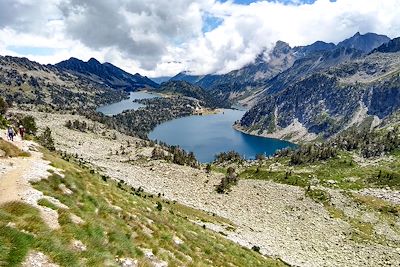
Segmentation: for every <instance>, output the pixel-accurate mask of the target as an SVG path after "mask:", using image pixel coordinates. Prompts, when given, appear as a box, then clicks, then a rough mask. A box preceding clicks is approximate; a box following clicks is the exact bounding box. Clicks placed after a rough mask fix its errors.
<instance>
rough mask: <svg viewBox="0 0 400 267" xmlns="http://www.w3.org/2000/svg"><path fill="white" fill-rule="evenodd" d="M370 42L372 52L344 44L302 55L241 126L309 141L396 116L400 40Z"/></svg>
mask: <svg viewBox="0 0 400 267" xmlns="http://www.w3.org/2000/svg"><path fill="white" fill-rule="evenodd" d="M356 36H357V35H356ZM357 38H359V37H357ZM363 46H364V47H365V43H363ZM371 47H372V49H373V52H371V53H369V54H366V53H362V52H360V51H361V50H358V49H357V50H356V49H355V48H353V47H350V48H343V47H340V48H336V49H335V50H332V51H331V52H323V53H322V54H312V55H310V56H308V57H304V58H302V59H299V60H297V61H296V62H295V63H294V65H293V66H292V67H291V68H290V69H288V70H286V71H285V72H282V73H280V74H278V75H277V76H275V77H274V78H273V79H271V80H270V81H267V82H266V87H265V89H264V91H263V92H262V93H261V94H259V95H260V97H259V98H258V101H257V103H256V104H255V105H254V106H253V107H252V108H251V109H250V110H249V111H248V112H247V113H246V114H245V115H244V117H243V118H242V120H241V121H240V122H239V123H238V124H237V125H236V128H238V129H240V130H243V131H245V132H248V133H251V134H256V135H263V136H269V137H276V138H283V139H288V140H292V141H304V140H315V139H317V138H320V137H322V138H329V137H331V136H334V135H336V134H338V133H340V132H342V131H344V130H347V129H354V128H357V129H360V128H363V129H371V128H373V127H375V126H377V125H379V124H380V123H381V122H382V121H383V120H386V119H388V118H390V117H391V116H395V114H397V113H398V112H399V110H400V76H399V75H400V53H399V52H400V45H399V42H398V39H394V40H391V41H389V42H387V43H385V44H382V45H381V46H379V47H378V48H373V46H371Z"/></svg>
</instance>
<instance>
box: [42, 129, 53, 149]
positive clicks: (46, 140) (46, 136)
mask: <svg viewBox="0 0 400 267" xmlns="http://www.w3.org/2000/svg"><path fill="white" fill-rule="evenodd" d="M38 141H39V144H41V145H42V146H44V147H45V148H47V149H48V150H50V151H54V150H56V148H55V146H54V139H53V137H52V136H51V130H50V128H49V127H46V129H45V130H44V131H43V133H42V134H41V135H39V137H38Z"/></svg>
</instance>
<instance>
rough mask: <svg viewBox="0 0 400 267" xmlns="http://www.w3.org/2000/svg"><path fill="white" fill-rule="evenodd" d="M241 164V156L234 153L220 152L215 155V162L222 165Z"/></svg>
mask: <svg viewBox="0 0 400 267" xmlns="http://www.w3.org/2000/svg"><path fill="white" fill-rule="evenodd" d="M228 161H230V162H241V161H243V158H242V156H240V154H239V153H238V152H236V151H229V152H221V153H219V154H217V155H215V162H217V163H223V162H228Z"/></svg>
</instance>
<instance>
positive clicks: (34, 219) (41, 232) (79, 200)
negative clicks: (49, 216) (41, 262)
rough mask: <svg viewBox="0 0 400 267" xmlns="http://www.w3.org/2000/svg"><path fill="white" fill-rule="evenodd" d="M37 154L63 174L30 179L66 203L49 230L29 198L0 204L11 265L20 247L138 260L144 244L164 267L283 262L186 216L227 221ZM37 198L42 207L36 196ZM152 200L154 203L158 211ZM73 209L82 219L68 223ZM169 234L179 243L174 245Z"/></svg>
mask: <svg viewBox="0 0 400 267" xmlns="http://www.w3.org/2000/svg"><path fill="white" fill-rule="evenodd" d="M45 154H46V155H45V159H46V160H49V161H51V162H52V165H53V166H55V167H57V168H60V169H63V170H64V174H65V177H64V178H61V177H60V176H58V175H57V174H53V175H52V176H51V177H49V179H46V180H42V181H40V182H37V183H34V184H33V186H34V187H35V188H36V189H37V190H40V191H42V192H43V193H44V194H45V195H47V196H50V197H54V198H56V199H58V200H60V201H61V202H62V203H63V204H65V205H67V206H68V207H69V209H68V210H66V209H57V212H58V215H59V220H58V221H59V223H60V229H58V230H50V229H49V228H48V227H47V225H46V224H45V223H44V222H43V220H42V219H41V217H40V213H39V211H38V210H37V209H35V208H33V207H31V206H29V205H26V204H22V203H11V204H7V205H3V206H2V207H0V265H5V266H16V265H19V264H20V263H21V262H22V261H23V260H24V258H25V257H26V255H27V253H28V251H30V250H35V251H41V252H43V253H44V254H45V255H47V256H48V257H50V259H51V261H53V262H54V263H57V264H59V265H60V266H82V265H86V266H104V265H106V264H112V265H113V264H114V265H116V264H117V263H116V260H115V259H116V257H119V258H132V259H137V260H138V261H139V266H150V265H151V262H150V260H149V259H147V258H146V257H145V255H144V249H151V250H152V251H153V253H154V254H155V256H156V257H157V258H158V259H160V260H164V261H167V262H168V264H169V266H194V265H196V266H226V265H235V266H285V264H283V263H282V262H281V261H279V260H274V259H269V258H266V257H263V256H262V255H259V254H258V253H256V252H254V251H252V250H251V249H246V248H243V247H240V246H239V245H237V244H235V243H233V242H230V241H228V240H225V239H224V238H221V236H220V235H218V234H217V233H214V232H211V231H209V230H207V229H203V228H202V227H201V226H198V225H197V224H194V223H192V221H193V220H195V221H209V222H212V223H227V222H225V221H223V219H221V218H218V217H217V216H213V215H210V214H207V213H204V212H202V211H198V210H194V209H191V208H188V207H185V206H182V205H179V204H176V203H174V202H170V201H167V200H164V199H161V198H159V197H156V196H153V195H151V194H146V193H145V192H143V190H140V188H139V189H135V188H132V187H130V186H129V185H127V184H125V183H124V182H123V181H114V180H112V179H106V181H104V180H103V179H102V176H101V175H98V174H95V173H94V172H91V171H90V169H87V168H82V167H79V166H78V165H76V164H75V163H74V162H73V160H71V162H67V161H64V160H62V159H60V158H59V156H58V155H57V154H55V153H49V152H45ZM60 183H63V184H65V186H66V187H68V188H74V193H73V194H72V195H64V194H63V193H62V192H61V191H60V190H59V185H60ZM40 203H41V204H42V205H45V206H50V204H49V203H46V202H45V201H43V200H41V201H40ZM157 203H159V204H160V205H157ZM157 206H162V209H161V211H160V209H159V208H157ZM73 215H74V216H79V217H80V218H81V219H82V221H83V223H82V224H75V223H73V220H72V219H71V218H72V217H73ZM7 225H14V228H13V227H11V226H7ZM22 230H24V231H25V232H23V231H22ZM3 233H4V234H3ZM174 236H176V237H179V239H180V240H182V242H183V243H182V244H179V245H178V244H176V243H175V242H174ZM74 240H79V241H81V242H82V243H83V244H84V245H85V246H86V247H87V250H86V251H78V250H76V249H74V248H73V246H72V245H71V244H72V242H73V241H74ZM15 244H18V245H17V246H15Z"/></svg>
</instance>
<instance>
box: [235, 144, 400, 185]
mask: <svg viewBox="0 0 400 267" xmlns="http://www.w3.org/2000/svg"><path fill="white" fill-rule="evenodd" d="M389 156H390V157H387V158H386V160H385V159H383V160H381V161H379V163H370V164H365V165H360V164H358V163H357V162H355V161H354V160H353V157H352V155H351V154H350V153H347V152H342V153H341V155H339V157H337V158H333V159H329V160H327V161H321V162H316V163H312V164H303V165H296V166H291V165H289V159H287V158H279V159H271V160H267V161H264V162H263V163H262V165H261V166H260V167H258V168H257V167H251V168H247V169H245V170H244V171H243V172H242V173H241V178H244V179H257V180H272V181H275V182H279V183H284V184H290V185H297V186H301V187H307V186H308V184H309V183H310V180H311V179H310V178H316V179H318V181H319V182H320V183H321V184H322V185H323V186H327V187H334V188H341V189H362V188H369V187H386V186H391V187H392V188H394V189H399V188H400V151H395V152H394V153H392V154H391V155H389ZM257 169H258V171H257ZM380 171H381V172H382V173H383V174H387V173H391V174H393V176H394V178H393V179H391V180H387V179H384V178H381V179H378V175H379V172H380ZM287 172H289V173H290V172H291V174H290V175H288V176H286V173H287ZM396 177H397V179H396Z"/></svg>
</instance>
